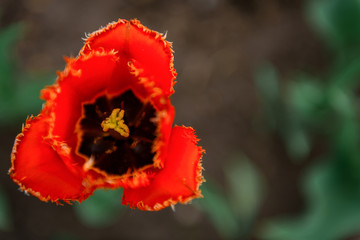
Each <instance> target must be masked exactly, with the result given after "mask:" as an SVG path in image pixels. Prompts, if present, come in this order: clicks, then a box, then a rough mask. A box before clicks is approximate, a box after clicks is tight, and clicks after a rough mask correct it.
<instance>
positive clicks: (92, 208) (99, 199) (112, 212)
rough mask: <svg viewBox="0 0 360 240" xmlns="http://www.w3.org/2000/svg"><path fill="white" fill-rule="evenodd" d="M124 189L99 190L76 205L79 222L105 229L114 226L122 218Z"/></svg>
mask: <svg viewBox="0 0 360 240" xmlns="http://www.w3.org/2000/svg"><path fill="white" fill-rule="evenodd" d="M121 197H122V189H117V190H103V189H101V190H97V191H95V192H94V194H93V196H91V197H89V198H88V199H87V200H85V201H83V202H82V203H80V204H75V205H74V210H75V213H76V215H77V217H78V218H79V220H80V221H81V222H82V223H83V224H84V225H86V226H88V227H97V228H98V227H105V226H109V225H111V224H114V223H115V221H116V220H117V219H119V217H120V216H121V213H122V212H123V210H124V207H123V206H122V204H121Z"/></svg>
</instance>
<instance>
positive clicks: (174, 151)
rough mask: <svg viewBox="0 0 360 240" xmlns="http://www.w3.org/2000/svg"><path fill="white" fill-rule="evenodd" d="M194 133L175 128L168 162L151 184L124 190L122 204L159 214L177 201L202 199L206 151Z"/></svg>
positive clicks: (191, 130) (171, 138)
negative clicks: (202, 172)
mask: <svg viewBox="0 0 360 240" xmlns="http://www.w3.org/2000/svg"><path fill="white" fill-rule="evenodd" d="M197 141H198V140H197V139H196V136H195V134H194V130H193V129H192V128H188V127H178V126H175V127H174V128H173V129H172V132H171V137H170V142H169V148H168V159H167V161H166V163H165V166H164V168H163V169H161V170H160V171H159V172H158V173H157V175H155V177H154V179H153V180H152V182H151V183H150V185H148V186H146V187H140V188H135V189H132V188H125V189H124V196H123V204H124V205H129V206H130V207H132V208H134V207H137V208H139V209H141V210H150V211H157V210H160V209H162V208H165V207H168V206H170V205H173V204H176V203H177V202H181V203H186V202H189V201H190V200H191V199H193V198H196V197H201V191H200V189H199V187H200V185H201V183H202V182H203V181H204V180H203V178H202V176H201V170H202V167H201V157H202V153H203V150H202V148H201V147H199V146H197Z"/></svg>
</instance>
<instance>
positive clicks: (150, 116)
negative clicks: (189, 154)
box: [77, 90, 157, 175]
mask: <svg viewBox="0 0 360 240" xmlns="http://www.w3.org/2000/svg"><path fill="white" fill-rule="evenodd" d="M155 119H156V110H155V109H154V107H153V106H152V104H151V103H149V102H143V101H141V100H139V99H138V98H137V97H136V96H135V95H134V93H133V92H132V91H131V90H128V91H126V92H124V93H123V94H121V95H119V96H116V97H112V98H109V97H107V96H101V97H99V98H97V99H96V100H95V101H94V102H93V103H89V104H84V106H83V117H82V119H81V120H80V122H79V127H78V129H80V131H78V134H79V136H80V141H79V145H78V148H77V153H78V154H80V155H82V156H85V157H86V158H87V159H88V160H87V161H88V162H87V166H89V165H90V166H91V167H95V168H98V169H100V170H103V171H105V172H106V173H108V174H113V175H123V174H126V173H133V172H135V171H136V170H138V169H142V168H146V167H150V166H152V164H153V158H154V155H155V153H154V152H153V143H154V140H155V138H156V129H157V122H156V121H155ZM90 159H91V160H90Z"/></svg>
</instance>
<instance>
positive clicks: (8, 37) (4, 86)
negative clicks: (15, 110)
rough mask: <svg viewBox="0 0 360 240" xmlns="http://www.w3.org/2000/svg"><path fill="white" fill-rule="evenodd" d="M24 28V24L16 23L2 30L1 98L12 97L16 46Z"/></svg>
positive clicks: (0, 42)
mask: <svg viewBox="0 0 360 240" xmlns="http://www.w3.org/2000/svg"><path fill="white" fill-rule="evenodd" d="M23 29H24V26H23V24H21V23H16V24H12V25H10V26H8V27H7V28H5V29H2V30H1V31H0V99H1V100H2V101H4V100H7V99H9V98H11V96H12V93H13V84H14V82H13V80H14V78H15V75H16V64H15V57H14V55H15V54H14V52H15V51H14V46H15V44H16V43H17V41H18V39H19V38H20V35H21V33H22V31H23Z"/></svg>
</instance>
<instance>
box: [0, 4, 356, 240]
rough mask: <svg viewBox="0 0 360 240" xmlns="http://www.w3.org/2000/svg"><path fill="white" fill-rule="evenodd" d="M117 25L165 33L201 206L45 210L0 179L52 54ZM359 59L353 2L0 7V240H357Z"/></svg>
mask: <svg viewBox="0 0 360 240" xmlns="http://www.w3.org/2000/svg"><path fill="white" fill-rule="evenodd" d="M118 18H125V19H133V18H137V19H139V20H140V21H141V22H142V23H143V24H144V25H145V26H147V27H149V28H151V29H154V30H156V31H158V32H161V33H167V40H168V41H171V42H173V48H174V50H175V68H176V70H177V72H178V77H177V81H178V83H177V84H176V85H175V90H176V93H175V94H174V95H173V96H172V102H173V105H174V106H175V109H176V117H175V123H177V124H180V125H181V124H184V125H187V126H192V127H194V128H195V129H196V131H197V135H198V136H199V138H201V141H200V145H202V146H203V147H204V148H205V149H206V154H205V155H204V157H203V166H204V168H205V171H204V175H205V178H206V179H207V182H206V183H204V184H203V185H202V188H201V189H202V192H203V195H204V198H203V199H197V200H194V201H193V202H192V203H191V204H189V205H176V207H175V211H172V210H171V208H169V209H164V210H162V211H159V212H142V211H139V210H131V209H128V208H125V207H122V206H121V195H122V192H121V189H120V190H116V191H103V190H99V191H96V192H95V194H94V196H92V197H90V198H89V199H88V200H86V201H84V202H83V203H81V204H80V205H79V204H73V205H71V206H70V205H66V206H57V205H55V204H52V203H44V202H41V201H39V200H38V199H37V198H35V197H33V196H27V195H25V194H24V193H22V192H20V191H19V190H18V186H17V185H16V184H14V183H13V182H12V181H11V180H10V179H9V176H8V175H7V171H8V168H9V166H10V152H11V149H12V145H13V141H14V139H15V136H16V135H17V134H18V133H19V132H20V131H21V124H22V123H23V122H24V121H25V119H26V117H27V116H28V115H31V114H35V115H36V114H37V113H38V112H39V111H40V109H41V101H40V100H39V98H38V96H39V90H40V89H41V88H43V87H44V86H45V85H48V84H52V83H53V82H54V81H55V79H56V74H55V73H56V70H63V69H64V66H65V62H64V60H63V56H76V55H77V53H78V51H79V49H80V48H81V47H82V44H83V40H82V39H81V38H84V37H85V33H90V32H92V31H94V30H97V29H98V28H99V27H100V26H105V25H106V24H107V23H108V22H111V21H114V20H115V21H116V20H117V19H118ZM359 50H360V2H359V1H357V0H347V1H344V0H312V1H310V0H309V1H305V0H304V1H301V0H292V1H288V0H252V1H248V0H227V1H226V0H187V1H186V0H174V1H166V0H139V1H131V0H107V1H95V0H88V1H62V0H15V1H14V0H0V133H1V134H0V173H1V174H0V239H5V240H7V239H14V240H15V239H34V240H35V239H36V240H38V239H49V240H55V239H56V240H63V239H64V240H66V239H69V240H82V239H86V240H95V239H274V240H278V239H279V240H292V239H294V240H306V239H310V240H312V239H314V240H322V239H324V240H327V239H349V240H350V239H358V238H359V237H360V118H359V106H360V102H359V94H360V91H359V90H360V89H359V85H360V81H359V77H360V51H359Z"/></svg>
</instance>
